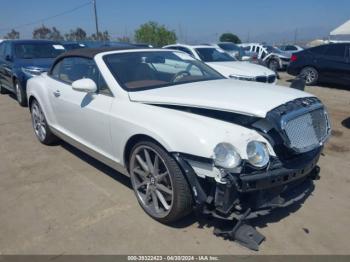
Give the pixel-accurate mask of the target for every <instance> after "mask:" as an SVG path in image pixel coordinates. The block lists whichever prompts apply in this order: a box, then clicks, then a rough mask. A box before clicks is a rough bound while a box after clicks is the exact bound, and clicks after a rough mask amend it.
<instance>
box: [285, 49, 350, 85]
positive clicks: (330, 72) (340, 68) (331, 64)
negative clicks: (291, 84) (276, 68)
mask: <svg viewBox="0 0 350 262" xmlns="http://www.w3.org/2000/svg"><path fill="white" fill-rule="evenodd" d="M349 53H350V43H334V44H327V45H321V46H317V47H313V48H309V49H306V50H304V51H301V52H298V53H295V54H293V55H292V57H291V62H290V64H289V66H288V68H287V72H288V74H291V75H294V76H297V75H300V76H302V77H303V78H304V79H305V82H306V84H307V85H314V84H316V83H317V82H328V83H330V82H331V83H338V84H345V85H349V84H350V54H349Z"/></svg>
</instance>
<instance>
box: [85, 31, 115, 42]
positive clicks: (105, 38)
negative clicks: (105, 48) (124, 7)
mask: <svg viewBox="0 0 350 262" xmlns="http://www.w3.org/2000/svg"><path fill="white" fill-rule="evenodd" d="M110 38H111V37H110V36H109V33H108V31H107V30H106V31H104V32H102V33H101V32H98V34H92V35H91V36H90V39H91V40H95V41H109V40H110Z"/></svg>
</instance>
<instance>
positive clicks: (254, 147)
mask: <svg viewBox="0 0 350 262" xmlns="http://www.w3.org/2000/svg"><path fill="white" fill-rule="evenodd" d="M247 155H248V161H249V163H250V164H252V165H253V166H256V167H264V166H266V165H267V163H268V162H269V160H270V156H269V151H268V150H267V147H266V145H265V144H264V143H262V142H258V141H251V142H249V143H248V145H247Z"/></svg>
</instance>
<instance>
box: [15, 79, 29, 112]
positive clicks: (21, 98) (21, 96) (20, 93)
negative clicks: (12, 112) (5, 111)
mask: <svg viewBox="0 0 350 262" xmlns="http://www.w3.org/2000/svg"><path fill="white" fill-rule="evenodd" d="M14 84H15V92H16V98H17V102H18V104H19V105H20V106H23V107H25V106H27V94H26V92H25V90H23V87H22V86H21V84H20V83H19V81H18V80H17V79H16V80H15V81H14Z"/></svg>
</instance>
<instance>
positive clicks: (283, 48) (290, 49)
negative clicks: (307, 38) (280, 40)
mask: <svg viewBox="0 0 350 262" xmlns="http://www.w3.org/2000/svg"><path fill="white" fill-rule="evenodd" d="M278 48H279V49H280V50H281V51H283V52H285V53H287V54H293V53H296V52H300V51H303V50H304V48H302V47H301V46H298V45H281V46H279V47H278Z"/></svg>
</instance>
